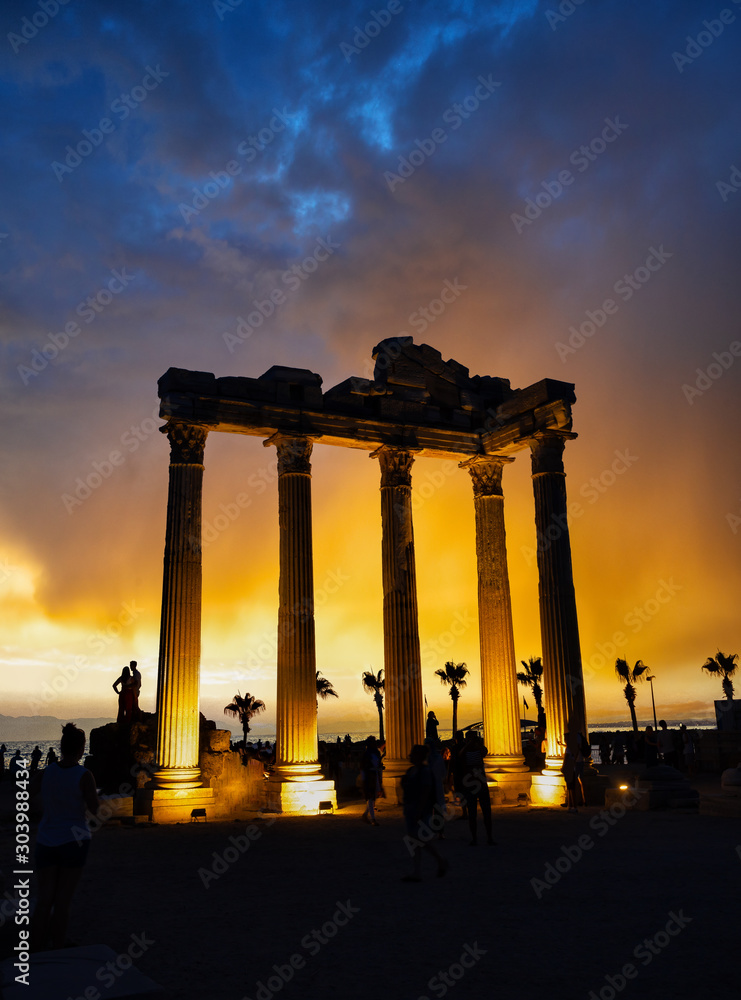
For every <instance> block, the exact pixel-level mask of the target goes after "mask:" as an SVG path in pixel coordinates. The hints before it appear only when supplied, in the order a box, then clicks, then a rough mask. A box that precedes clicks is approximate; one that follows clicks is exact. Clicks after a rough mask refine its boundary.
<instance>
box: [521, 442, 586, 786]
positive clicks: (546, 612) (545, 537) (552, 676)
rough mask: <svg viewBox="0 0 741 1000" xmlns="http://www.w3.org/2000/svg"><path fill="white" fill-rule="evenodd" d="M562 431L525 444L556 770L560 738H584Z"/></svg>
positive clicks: (550, 761) (550, 757)
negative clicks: (578, 734) (575, 735)
mask: <svg viewBox="0 0 741 1000" xmlns="http://www.w3.org/2000/svg"><path fill="white" fill-rule="evenodd" d="M573 437H576V435H575V434H571V433H568V432H565V431H544V432H542V433H540V434H537V435H536V436H535V437H534V438H532V439H531V441H530V449H531V452H532V470H533V492H534V494H535V528H536V533H537V554H538V578H539V583H538V592H539V597H540V631H541V638H542V643H543V695H544V702H545V712H546V719H547V730H546V731H547V744H546V769H547V770H560V768H561V763H562V761H563V753H564V734H565V733H566V732H568V731H571V732H572V733H573V732H575V731H576V732H583V733H586V730H587V723H586V704H585V700H584V682H583V677H582V666H581V649H580V646H579V626H578V622H577V616H576V595H575V592H574V575H573V570H572V566H571V543H570V541H569V527H568V520H567V517H568V510H567V501H566V476H565V473H564V467H563V449H564V445H565V442H566V441H567V440H569V439H571V438H573Z"/></svg>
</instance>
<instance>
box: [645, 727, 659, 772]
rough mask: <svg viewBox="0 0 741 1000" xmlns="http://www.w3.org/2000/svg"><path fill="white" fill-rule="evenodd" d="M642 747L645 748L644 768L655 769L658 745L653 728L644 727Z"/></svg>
mask: <svg viewBox="0 0 741 1000" xmlns="http://www.w3.org/2000/svg"><path fill="white" fill-rule="evenodd" d="M643 745H644V747H645V758H646V767H656V764H657V763H658V760H659V744H658V743H657V742H656V737H655V735H654V727H653V726H646V731H645V733H644V734H643Z"/></svg>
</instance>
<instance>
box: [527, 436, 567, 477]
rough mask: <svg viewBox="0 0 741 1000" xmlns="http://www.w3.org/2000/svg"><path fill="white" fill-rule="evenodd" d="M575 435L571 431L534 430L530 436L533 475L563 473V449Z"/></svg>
mask: <svg viewBox="0 0 741 1000" xmlns="http://www.w3.org/2000/svg"><path fill="white" fill-rule="evenodd" d="M575 437H576V434H573V433H572V432H571V431H536V433H535V434H533V436H532V437H531V438H530V440H529V441H528V444H529V445H530V452H531V455H532V466H533V475H534V476H537V475H540V474H541V473H543V472H557V473H561V474H562V475H563V472H564V468H563V450H564V447H565V445H566V442H567V441H572V440H573V439H574V438H575Z"/></svg>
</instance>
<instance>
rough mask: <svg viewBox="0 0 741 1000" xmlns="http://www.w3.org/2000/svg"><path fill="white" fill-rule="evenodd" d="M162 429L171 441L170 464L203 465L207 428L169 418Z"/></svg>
mask: <svg viewBox="0 0 741 1000" xmlns="http://www.w3.org/2000/svg"><path fill="white" fill-rule="evenodd" d="M160 430H161V431H162V432H163V434H167V437H168V440H169V442H170V465H203V451H204V448H205V447H206V437H207V436H208V430H207V428H205V427H201V426H200V425H198V424H184V423H181V422H180V421H176V420H168V422H167V423H166V424H165V426H164V427H160Z"/></svg>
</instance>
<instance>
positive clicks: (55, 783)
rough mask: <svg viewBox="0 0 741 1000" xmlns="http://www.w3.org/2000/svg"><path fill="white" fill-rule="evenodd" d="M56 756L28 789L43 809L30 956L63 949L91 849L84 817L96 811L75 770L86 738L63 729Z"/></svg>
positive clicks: (86, 782)
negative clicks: (33, 952)
mask: <svg viewBox="0 0 741 1000" xmlns="http://www.w3.org/2000/svg"><path fill="white" fill-rule="evenodd" d="M60 752H61V760H60V761H59V762H58V763H54V764H50V765H49V767H47V768H45V769H44V770H43V771H41V772H39V773H38V774H36V775H35V776H34V779H33V784H32V786H31V792H32V794H33V793H36V792H38V791H40V792H41V798H42V803H43V815H42V818H41V822H40V823H39V828H38V832H37V835H36V856H35V861H34V869H35V873H36V877H37V879H38V882H37V887H38V898H37V901H36V909H35V911H34V914H33V918H32V920H31V948H32V950H33V951H42V950H44V949H45V948H47V947H49V946H51V947H52V948H64V947H65V945H66V944H67V923H68V921H69V910H70V904H71V902H72V896H73V894H74V891H75V888H76V887H77V883H78V882H79V881H80V876H81V875H82V867H83V865H84V864H85V859H86V857H87V852H88V848H89V847H90V829H89V827H88V824H87V819H86V815H85V813H86V810H87V811H88V812H91V813H93V814H94V813H96V812H97V811H98V808H99V802H98V795H97V792H96V789H95V779H94V778H93V775H92V773H91V772H90V771H88V770H87V768H85V767H83V766H82V765H81V764H80V758H81V757H82V755H83V754H84V753H85V733H84V732H83V731H82V729H78V728H77V726H76V725H75V724H74V723H73V722H68V723H67V725H66V726H64V727H63V730H62V739H61V743H60Z"/></svg>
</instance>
